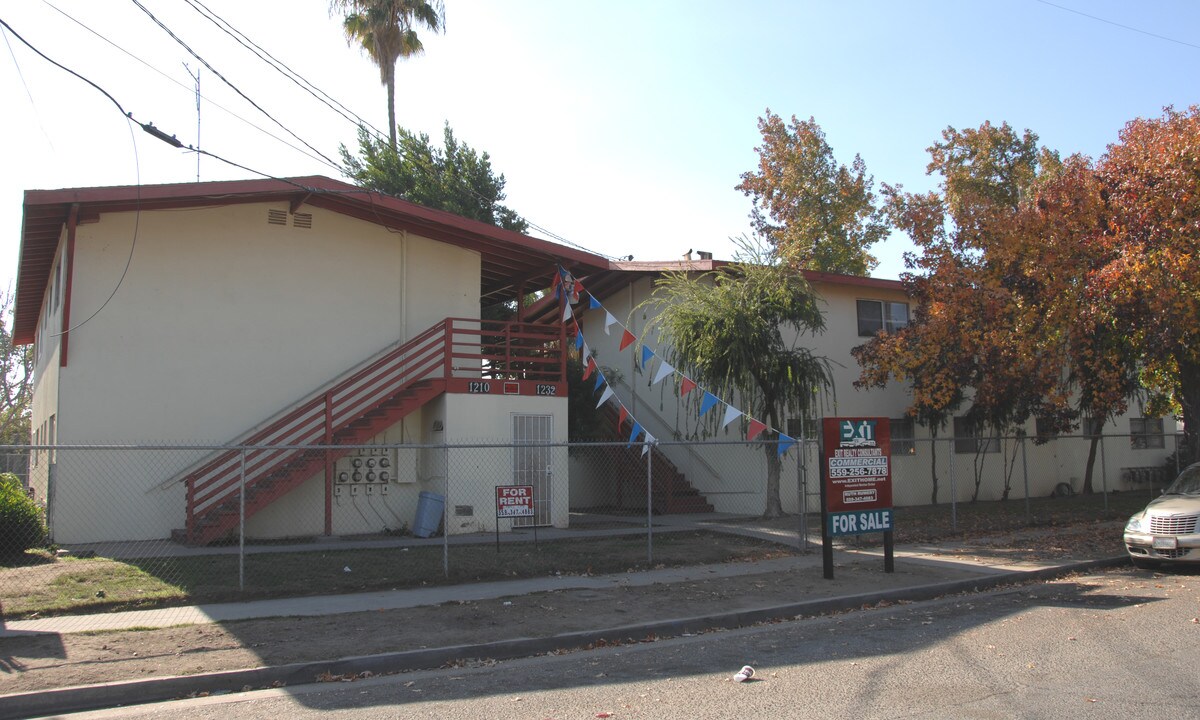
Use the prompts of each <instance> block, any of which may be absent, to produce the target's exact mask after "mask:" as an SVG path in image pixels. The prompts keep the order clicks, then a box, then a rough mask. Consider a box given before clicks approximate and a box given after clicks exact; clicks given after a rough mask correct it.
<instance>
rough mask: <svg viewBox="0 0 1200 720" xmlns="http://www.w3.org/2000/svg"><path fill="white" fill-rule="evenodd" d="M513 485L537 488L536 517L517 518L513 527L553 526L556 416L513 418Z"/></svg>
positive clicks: (516, 416) (534, 513) (522, 416)
mask: <svg viewBox="0 0 1200 720" xmlns="http://www.w3.org/2000/svg"><path fill="white" fill-rule="evenodd" d="M512 419H513V484H514V485H532V486H533V517H531V518H530V517H523V518H513V527H533V526H534V525H549V524H550V485H551V481H552V480H553V468H552V467H551V457H552V455H551V453H550V450H551V448H550V446H549V443H550V441H551V439H552V438H553V437H554V434H553V432H552V431H553V423H552V421H553V420H554V417H553V416H552V415H515V414H514V415H513V416H512Z"/></svg>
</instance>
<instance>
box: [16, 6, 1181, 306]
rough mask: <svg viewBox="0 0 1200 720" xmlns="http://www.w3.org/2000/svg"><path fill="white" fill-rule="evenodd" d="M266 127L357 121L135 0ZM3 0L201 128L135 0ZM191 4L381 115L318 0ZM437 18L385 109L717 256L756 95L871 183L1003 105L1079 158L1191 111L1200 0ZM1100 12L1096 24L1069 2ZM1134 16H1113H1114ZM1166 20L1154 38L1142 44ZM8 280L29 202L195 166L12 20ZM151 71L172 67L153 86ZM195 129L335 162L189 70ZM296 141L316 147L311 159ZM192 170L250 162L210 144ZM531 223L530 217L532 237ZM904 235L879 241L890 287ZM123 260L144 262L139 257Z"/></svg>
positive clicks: (541, 193) (242, 148) (546, 219)
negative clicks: (815, 126)
mask: <svg viewBox="0 0 1200 720" xmlns="http://www.w3.org/2000/svg"><path fill="white" fill-rule="evenodd" d="M140 1H141V2H142V4H143V5H144V6H145V7H146V8H147V9H149V10H150V11H151V12H152V13H154V14H155V15H156V16H158V17H159V19H160V20H162V21H163V23H164V24H166V25H167V26H168V27H170V28H171V29H172V30H174V31H175V32H176V33H177V34H178V35H179V36H180V37H181V38H182V39H183V40H185V41H186V42H187V43H188V45H190V46H191V47H192V48H193V49H194V50H195V51H196V52H197V53H198V54H199V55H201V56H203V57H204V58H205V59H206V60H208V61H209V62H210V63H211V64H212V65H213V66H214V68H215V69H216V70H217V71H219V72H220V73H221V74H223V75H224V76H225V77H226V78H228V79H229V80H230V81H231V82H232V83H233V84H234V85H236V86H237V87H238V88H240V89H241V90H242V91H243V92H244V93H245V94H246V95H248V96H249V97H250V98H252V99H253V100H255V102H257V103H258V104H259V105H261V106H262V107H264V108H265V109H266V110H267V111H268V112H270V114H271V115H272V116H273V117H274V118H275V119H277V120H278V121H279V122H280V123H282V125H284V126H286V127H287V128H288V129H289V130H291V131H293V132H295V133H296V134H297V135H299V136H300V137H301V138H303V139H304V140H305V141H307V142H308V143H310V144H312V145H313V146H314V147H315V148H317V149H318V150H319V151H320V152H321V153H323V154H325V155H327V156H329V157H331V158H334V159H336V158H337V147H338V145H339V144H340V143H353V141H354V132H355V129H354V126H353V125H352V124H350V123H349V122H347V121H346V120H344V119H343V118H341V117H339V116H338V115H335V114H334V113H333V112H332V111H330V110H328V109H327V108H326V107H325V106H323V105H321V104H319V103H317V102H316V101H315V100H314V99H313V98H312V97H311V96H310V95H307V94H305V93H303V92H301V91H300V90H298V89H297V88H295V87H294V86H293V85H291V84H290V83H289V82H288V81H287V80H285V79H284V78H283V77H282V76H281V75H279V74H277V73H276V72H274V71H273V70H271V69H270V68H269V67H268V66H267V65H266V64H264V63H263V62H262V61H260V60H258V59H257V58H255V57H253V56H252V55H250V54H249V53H248V52H246V51H245V50H244V49H242V48H240V47H239V46H237V45H235V44H234V43H233V41H232V40H230V39H229V37H228V36H227V35H224V34H222V33H221V32H219V31H218V30H217V29H216V28H215V27H214V26H213V25H212V24H211V23H209V21H207V20H205V19H204V18H203V17H202V16H201V15H200V14H199V13H197V12H196V10H195V9H193V7H192V6H191V5H189V4H188V3H187V2H185V1H184V0H140ZM52 2H53V4H54V6H57V7H58V8H59V9H61V10H62V11H64V12H65V13H67V14H69V15H71V16H73V17H74V18H75V19H76V20H78V21H80V22H81V23H83V24H84V25H87V26H88V27H90V28H91V29H92V30H93V31H95V33H98V34H99V35H102V36H103V37H104V38H107V39H108V40H110V41H112V43H115V44H116V45H119V46H120V47H121V48H123V49H124V51H128V53H132V54H133V55H136V56H138V57H139V58H140V59H141V60H143V61H145V63H148V64H149V65H150V66H152V68H153V69H152V68H151V67H148V66H147V65H146V64H142V63H141V62H139V61H138V60H135V59H133V58H131V57H129V55H127V54H125V53H124V52H123V51H122V50H119V49H117V48H116V47H114V46H113V45H110V44H108V43H107V42H105V41H104V40H102V39H100V38H98V37H97V36H96V35H95V34H92V33H91V32H89V31H88V30H86V29H84V28H83V27H81V26H80V25H78V24H76V23H75V22H73V21H72V20H70V19H68V18H67V17H66V16H64V15H63V14H61V13H60V12H58V11H56V10H55V9H54V7H52V6H51V5H50V4H48V3H46V2H44V1H43V0H23V1H22V2H19V3H6V4H5V5H4V6H3V8H2V9H0V18H2V19H3V20H5V21H6V22H7V23H9V24H10V25H11V26H12V27H13V29H14V30H16V31H17V32H18V33H20V34H21V35H22V36H23V37H25V39H27V40H28V41H30V42H31V43H32V44H34V45H35V46H37V47H38V48H39V49H40V50H41V51H42V52H44V53H45V54H47V55H49V56H50V57H52V58H54V59H55V60H57V61H58V62H60V63H62V64H64V65H66V66H68V67H70V68H72V69H73V70H75V71H77V72H79V73H80V74H82V75H84V76H86V77H87V78H88V79H90V80H92V81H93V82H95V83H96V84H98V85H100V86H101V87H103V88H104V89H105V90H107V91H108V92H109V93H111V94H112V95H113V96H114V97H115V98H116V99H117V100H118V101H119V102H120V103H121V104H122V105H123V106H124V107H125V109H126V110H128V111H130V112H132V113H133V114H134V116H135V117H136V118H138V119H139V120H142V121H143V122H146V121H150V122H153V123H154V124H155V125H156V126H157V127H159V128H162V129H163V130H165V131H167V132H168V133H169V134H174V135H176V136H178V137H179V138H180V140H182V141H183V142H184V143H185V144H196V142H197V140H196V138H197V128H196V108H195V99H194V96H193V92H192V90H191V89H190V88H191V84H192V81H191V79H190V77H189V75H188V70H187V69H185V67H184V65H183V64H184V63H185V62H186V63H187V64H188V65H189V66H190V67H191V69H192V70H193V71H194V70H195V69H196V68H197V67H198V66H199V62H198V61H197V60H196V59H195V58H193V57H191V56H190V55H188V54H187V52H186V51H185V50H184V49H183V48H182V47H181V46H179V45H178V44H176V43H175V41H173V40H171V38H170V37H169V36H168V35H167V34H166V33H165V32H164V31H163V30H161V29H160V28H159V27H158V26H156V25H155V24H154V23H153V22H152V21H151V20H150V18H149V17H147V15H146V14H144V13H143V12H142V11H141V10H140V9H139V8H138V7H137V6H136V5H135V4H134V3H133V2H132V1H128V2H127V1H124V0H108V1H107V2H95V1H94V0H52ZM203 3H204V5H205V6H207V7H208V8H210V9H211V10H212V11H213V12H214V13H216V14H217V15H219V16H220V17H222V18H224V19H225V20H226V21H228V23H229V24H231V25H232V26H233V27H235V28H237V29H238V30H240V31H241V32H242V33H244V34H245V35H247V36H248V37H249V38H250V39H251V40H253V41H254V42H255V43H257V44H258V45H260V46H262V47H263V48H265V49H266V50H267V51H269V52H270V53H271V54H273V55H275V56H276V57H277V58H279V59H280V60H282V61H284V62H285V63H287V64H288V65H289V66H291V67H292V68H293V69H294V70H296V71H297V72H299V73H300V74H301V75H303V76H305V77H306V78H307V79H308V80H310V81H311V82H312V83H313V84H315V85H316V86H318V87H319V88H321V89H323V90H324V91H326V92H328V93H329V94H330V95H332V96H334V97H335V98H337V99H338V100H339V101H340V102H342V103H343V104H345V105H346V106H348V107H349V108H350V109H351V110H353V111H354V112H355V113H357V114H358V115H360V116H362V117H364V118H365V119H366V120H367V121H369V122H370V123H371V124H373V125H375V126H376V127H379V128H384V127H385V126H386V124H387V120H386V109H385V108H386V106H385V101H384V91H383V88H382V87H381V86H380V85H379V80H378V72H377V70H376V69H375V67H374V66H373V65H372V64H371V63H370V61H369V60H367V59H366V58H365V56H363V55H362V53H361V52H360V51H359V50H358V49H357V48H353V47H348V46H347V44H346V42H345V40H344V37H343V35H342V33H341V28H340V25H339V23H338V21H337V20H336V19H331V18H330V16H329V13H328V4H327V2H326V1H325V0H287V1H285V0H261V1H258V0H256V1H254V2H249V1H247V0H238V1H236V2H234V1H232V0H203ZM446 5H447V9H446V10H447V16H448V17H447V30H448V31H447V33H446V34H445V35H444V36H430V35H428V33H426V35H425V37H424V40H425V44H426V49H427V52H426V54H425V55H424V56H422V57H419V58H415V59H413V60H410V61H408V62H402V63H401V64H400V65H399V67H398V72H397V75H398V83H399V90H398V93H399V101H398V108H397V115H398V120H399V123H400V124H401V125H404V126H406V127H410V128H415V129H418V130H423V131H427V132H429V133H430V134H440V132H441V127H442V124H443V123H444V122H447V121H448V122H449V123H450V125H451V126H452V127H453V128H454V130H455V132H456V134H457V135H458V137H459V138H460V139H461V140H463V141H465V142H467V143H469V144H470V145H472V146H474V147H475V148H477V149H480V150H486V151H488V152H489V153H490V154H491V157H492V161H493V164H494V167H495V168H496V169H497V170H498V171H499V172H503V173H504V174H505V175H506V177H507V180H508V204H509V205H510V206H511V207H513V208H514V209H515V210H517V211H518V212H520V213H521V214H523V215H524V216H526V217H527V218H528V219H530V220H531V221H532V222H534V223H536V224H537V225H538V226H541V227H543V228H546V229H548V230H550V231H551V232H553V233H556V234H558V235H560V236H562V237H565V238H567V239H568V240H570V241H571V242H573V243H576V244H579V245H581V246H583V247H586V248H588V249H590V250H593V251H597V252H600V253H604V254H607V255H610V256H624V255H630V254H632V255H634V256H635V257H636V258H637V259H639V260H652V259H674V258H677V257H679V255H680V254H682V253H683V252H684V251H686V250H688V249H689V248H691V249H700V250H710V251H713V252H714V253H715V254H716V256H717V257H719V258H720V257H729V256H730V255H731V253H732V251H733V249H732V246H731V244H730V243H729V240H728V239H729V238H730V237H731V236H736V235H740V234H742V233H745V232H746V231H747V230H748V229H749V223H748V219H747V215H748V213H749V209H750V201H749V199H748V198H746V197H744V196H743V195H742V194H741V193H739V192H737V191H736V190H734V189H733V188H734V186H735V185H736V184H737V183H738V180H739V175H740V173H742V172H745V171H747V170H750V169H751V168H753V167H754V164H755V162H756V155H755V153H754V147H755V145H756V144H757V142H758V132H757V126H756V120H757V118H758V117H759V116H760V115H762V114H763V111H764V110H765V109H766V108H768V107H769V108H770V109H771V110H773V111H774V112H776V113H779V114H781V115H783V116H784V117H788V116H790V115H797V116H799V117H801V118H807V117H808V116H813V117H814V118H815V119H816V120H817V122H818V123H819V124H820V125H821V126H822V127H823V128H824V130H825V132H826V135H827V139H828V141H829V143H830V144H831V145H832V147H833V150H834V153H835V155H836V157H837V158H838V160H839V162H843V163H849V162H850V161H851V159H852V158H853V156H854V154H855V153H858V154H860V155H861V156H862V157H863V159H864V161H865V162H866V165H867V169H868V171H869V172H870V173H871V174H873V175H874V177H875V180H876V187H877V189H878V186H879V184H880V183H882V182H888V183H902V184H903V185H904V186H905V187H906V188H909V189H913V190H922V189H929V188H931V187H932V185H933V180H932V179H931V178H928V177H927V176H926V175H925V166H926V163H927V160H928V157H927V154H926V151H925V149H926V148H927V147H928V146H929V145H930V144H932V143H933V142H935V141H937V140H938V138H939V133H940V132H941V130H942V129H944V128H945V127H946V126H947V125H953V126H955V127H959V128H962V127H974V126H978V125H979V124H981V123H982V122H983V121H985V120H990V121H992V122H995V123H999V122H1002V121H1007V122H1009V123H1010V124H1012V125H1014V126H1016V127H1017V128H1018V129H1024V128H1029V129H1031V130H1033V131H1034V132H1036V133H1038V134H1039V135H1040V137H1041V140H1042V142H1043V143H1044V144H1046V145H1048V146H1050V147H1052V148H1055V149H1058V150H1060V151H1061V152H1063V153H1064V154H1069V153H1073V152H1082V153H1085V154H1088V155H1091V156H1093V157H1095V156H1099V155H1101V154H1102V153H1103V152H1104V149H1105V147H1106V146H1107V145H1108V144H1109V143H1111V142H1114V141H1115V140H1116V139H1117V133H1118V131H1119V130H1120V128H1121V127H1122V126H1123V125H1124V123H1125V122H1127V121H1128V120H1130V119H1132V118H1135V117H1139V116H1155V115H1158V114H1160V113H1161V110H1162V107H1163V106H1165V105H1172V104H1173V105H1175V106H1178V107H1186V106H1189V105H1192V104H1196V103H1198V102H1200V93H1198V89H1200V88H1198V78H1200V73H1197V72H1196V68H1197V66H1198V65H1200V62H1198V61H1200V3H1196V2H1193V1H1192V0H1162V1H1153V2H1152V1H1145V2H1120V1H1117V0H1054V3H1053V4H1051V3H1049V2H1044V1H1041V0H1007V1H1004V2H976V1H964V0H913V1H912V2H884V1H882V0H880V1H878V2H863V1H855V0H843V1H842V2H832V1H831V2H815V1H801V0H796V1H794V2H783V1H779V2H765V1H764V2H752V1H748V2H746V3H729V2H716V1H715V0H690V1H685V0H662V1H656V0H652V1H649V2H646V1H642V2H633V1H631V0H630V1H625V0H615V1H610V2H604V3H600V2H585V1H583V0H580V1H578V2H574V1H572V2H564V1H562V0H508V1H507V2H495V1H494V0H446ZM1081 13H1085V14H1086V15H1088V16H1093V17H1087V16H1085V15H1084V14H1081ZM1121 26H1126V27H1121ZM1156 36H1157V37H1156ZM6 41H7V46H6V47H4V48H0V88H3V98H4V108H5V111H4V112H3V114H2V115H0V127H2V129H3V137H4V140H5V150H6V152H5V162H4V169H3V171H2V173H0V282H5V281H7V280H11V279H12V278H14V276H15V267H16V259H17V253H18V249H19V236H20V225H21V193H22V191H23V190H25V189H27V188H62V187H77V186H102V185H119V184H131V183H136V182H138V181H140V182H142V183H164V182H191V181H194V180H195V178H196V159H195V156H194V155H193V154H190V153H186V152H183V151H179V150H176V149H173V148H171V147H169V146H167V145H165V144H163V143H161V142H159V141H157V140H155V139H153V138H152V137H150V136H149V135H147V134H145V133H143V132H142V131H141V130H140V129H137V131H136V132H133V133H131V131H130V129H129V124H128V123H127V122H126V121H125V120H124V119H123V118H122V116H121V115H120V113H119V112H118V111H117V110H116V108H115V107H114V106H113V105H112V104H111V103H110V102H109V101H108V100H107V99H105V98H104V97H103V96H102V95H101V94H100V93H98V92H97V91H96V90H94V89H92V88H91V87H89V86H87V85H86V84H84V83H83V82H81V81H80V80H78V79H77V78H75V77H72V76H70V75H68V74H67V73H65V72H63V71H62V70H59V69H58V68H55V67H53V66H51V65H49V64H48V63H47V62H45V61H44V60H42V59H41V58H39V57H37V56H36V55H34V54H33V53H32V52H31V51H30V50H29V49H28V48H27V47H25V46H24V45H23V44H21V43H20V42H19V41H17V40H16V39H15V38H13V37H11V36H9V35H7V34H6ZM164 75H165V76H169V78H170V79H168V78H167V77H164ZM201 91H202V93H203V94H204V96H205V98H206V99H205V100H203V101H202V110H201V117H202V123H201V129H200V138H199V145H200V146H201V147H203V148H204V149H206V150H209V151H211V152H213V153H216V154H218V155H221V156H224V157H226V158H229V159H231V160H234V161H236V162H238V163H240V164H243V165H246V166H248V167H250V168H253V169H255V170H260V171H262V172H265V173H268V174H271V175H277V176H288V175H309V174H324V175H329V176H332V177H338V174H337V172H336V170H335V169H333V168H331V167H329V166H328V165H326V164H324V163H323V162H321V161H318V160H316V159H314V158H312V157H308V156H306V155H305V154H302V153H300V152H298V151H296V150H294V149H292V148H289V147H287V146H286V145H284V144H283V143H281V142H279V141H277V140H275V139H272V138H270V137H269V136H267V135H266V134H264V133H262V132H260V131H258V130H255V129H253V128H252V127H250V126H249V125H247V124H245V123H243V122H242V121H241V120H237V119H235V118H234V117H233V116H232V115H230V114H229V113H227V112H226V111H224V110H222V109H219V108H218V107H217V106H218V105H220V106H223V107H224V108H226V109H228V110H230V111H232V112H233V113H236V115H238V116H241V117H242V118H245V119H246V120H249V121H251V122H253V123H254V124H256V125H258V126H260V127H261V128H264V129H265V130H267V131H269V132H270V133H271V134H274V135H277V136H280V137H284V138H287V139H288V141H289V142H291V143H292V144H295V145H299V143H298V141H296V140H295V139H293V138H291V137H290V136H288V135H287V134H286V132H285V131H284V130H282V129H280V127H279V126H278V125H275V124H274V123H273V122H272V121H271V120H269V119H267V118H266V117H264V116H263V115H262V114H260V113H259V112H258V111H257V110H255V109H254V108H253V107H251V106H250V105H249V104H248V103H247V102H246V101H245V100H243V99H241V98H239V97H238V96H237V95H236V94H235V93H234V92H233V91H232V90H230V89H229V88H228V86H226V85H224V83H222V82H221V81H220V80H219V79H218V77H217V76H216V75H215V74H214V73H213V72H210V71H209V70H207V69H203V70H201ZM310 152H311V151H310ZM200 176H201V179H202V180H218V179H231V178H250V177H257V176H256V175H253V174H251V173H248V172H246V171H244V170H239V169H237V168H232V167H229V166H226V165H223V164H221V163H218V162H216V161H214V160H211V159H208V158H205V159H203V160H202V162H201V165H200ZM534 234H537V233H534ZM909 247H910V246H909V244H908V243H907V241H906V240H905V239H904V238H903V237H900V236H896V237H893V238H892V239H891V240H889V241H888V242H887V243H885V244H884V245H883V246H882V247H877V248H876V254H877V255H878V256H879V258H880V260H881V264H880V266H879V268H878V269H877V271H876V273H875V274H876V275H877V276H879V277H897V276H898V274H899V273H900V272H901V271H902V270H903V265H902V261H901V254H902V253H903V252H904V251H905V250H907V249H909ZM135 269H136V257H135V258H134V263H133V267H132V268H131V271H134V270H135Z"/></svg>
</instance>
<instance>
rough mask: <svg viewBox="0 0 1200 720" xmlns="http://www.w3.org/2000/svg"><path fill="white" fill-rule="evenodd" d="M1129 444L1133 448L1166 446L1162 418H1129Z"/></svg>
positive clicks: (1146, 448)
mask: <svg viewBox="0 0 1200 720" xmlns="http://www.w3.org/2000/svg"><path fill="white" fill-rule="evenodd" d="M1129 445H1130V447H1132V448H1133V449H1134V450H1150V449H1154V448H1164V447H1166V441H1165V439H1164V437H1163V421H1162V418H1148V417H1138V418H1129Z"/></svg>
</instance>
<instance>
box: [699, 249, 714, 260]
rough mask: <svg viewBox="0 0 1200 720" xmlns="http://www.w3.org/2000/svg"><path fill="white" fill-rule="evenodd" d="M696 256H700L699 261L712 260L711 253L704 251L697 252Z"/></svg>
mask: <svg viewBox="0 0 1200 720" xmlns="http://www.w3.org/2000/svg"><path fill="white" fill-rule="evenodd" d="M696 254H697V255H699V256H700V259H701V260H712V253H710V252H706V251H704V250H697V251H696Z"/></svg>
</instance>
